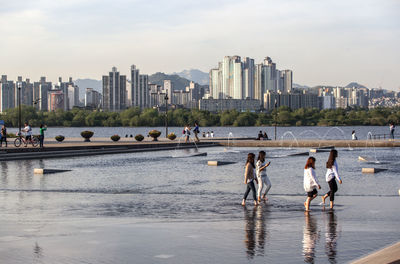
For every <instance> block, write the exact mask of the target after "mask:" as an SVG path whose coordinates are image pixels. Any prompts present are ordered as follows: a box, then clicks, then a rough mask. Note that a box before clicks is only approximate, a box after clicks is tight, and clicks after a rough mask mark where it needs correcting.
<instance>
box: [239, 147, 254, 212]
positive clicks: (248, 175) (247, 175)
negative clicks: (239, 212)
mask: <svg viewBox="0 0 400 264" xmlns="http://www.w3.org/2000/svg"><path fill="white" fill-rule="evenodd" d="M255 156H256V155H254V153H249V154H247V161H246V169H245V171H244V184H246V185H247V188H246V192H245V193H244V196H243V200H242V205H243V206H244V205H246V199H247V196H248V195H249V192H250V190H251V191H252V192H253V200H254V205H258V202H257V196H256V187H255V186H254V181H256V182H257V179H256V178H255V177H254V167H255V166H254V158H255Z"/></svg>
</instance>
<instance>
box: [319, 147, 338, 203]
mask: <svg viewBox="0 0 400 264" xmlns="http://www.w3.org/2000/svg"><path fill="white" fill-rule="evenodd" d="M337 156H338V152H337V150H336V149H332V150H331V152H330V153H329V158H328V162H327V163H326V168H327V171H326V182H327V183H328V185H329V192H327V193H326V194H325V195H324V196H322V202H323V204H324V205H325V199H326V198H327V197H328V196H329V199H330V201H331V203H330V208H331V209H333V203H334V200H335V192H337V190H338V187H337V183H336V179H337V180H338V182H339V183H340V184H342V179H340V177H339V173H338V166H337V163H336V158H337Z"/></svg>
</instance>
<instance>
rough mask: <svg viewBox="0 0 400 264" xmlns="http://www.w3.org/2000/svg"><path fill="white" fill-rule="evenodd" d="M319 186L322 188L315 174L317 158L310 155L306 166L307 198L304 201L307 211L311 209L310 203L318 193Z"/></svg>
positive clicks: (305, 184) (305, 185)
mask: <svg viewBox="0 0 400 264" xmlns="http://www.w3.org/2000/svg"><path fill="white" fill-rule="evenodd" d="M317 187H318V189H321V186H320V185H319V183H318V180H317V178H316V176H315V158H314V157H309V158H308V159H307V163H306V166H305V167H304V190H305V191H306V192H307V200H306V201H305V202H304V207H305V208H306V212H308V211H310V203H311V201H312V200H314V198H315V197H317V195H318V191H317Z"/></svg>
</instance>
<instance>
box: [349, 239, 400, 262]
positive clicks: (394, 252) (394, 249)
mask: <svg viewBox="0 0 400 264" xmlns="http://www.w3.org/2000/svg"><path fill="white" fill-rule="evenodd" d="M362 263H363V264H376V263H392V264H398V263H400V242H398V243H396V244H394V245H391V246H389V247H386V248H384V249H381V250H379V251H376V252H374V253H372V254H370V255H368V256H365V257H363V258H360V259H358V260H356V261H354V262H352V264H362Z"/></svg>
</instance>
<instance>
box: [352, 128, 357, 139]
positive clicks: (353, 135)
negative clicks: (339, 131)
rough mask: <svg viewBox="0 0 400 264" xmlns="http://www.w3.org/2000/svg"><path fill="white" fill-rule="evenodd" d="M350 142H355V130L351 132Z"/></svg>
mask: <svg viewBox="0 0 400 264" xmlns="http://www.w3.org/2000/svg"><path fill="white" fill-rule="evenodd" d="M351 140H357V136H356V131H355V130H353V131H352V132H351Z"/></svg>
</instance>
